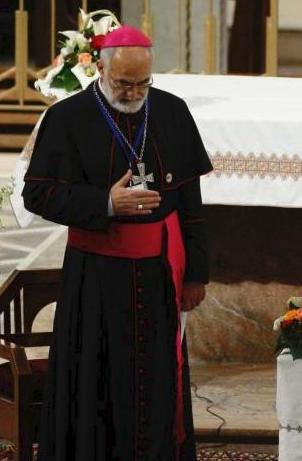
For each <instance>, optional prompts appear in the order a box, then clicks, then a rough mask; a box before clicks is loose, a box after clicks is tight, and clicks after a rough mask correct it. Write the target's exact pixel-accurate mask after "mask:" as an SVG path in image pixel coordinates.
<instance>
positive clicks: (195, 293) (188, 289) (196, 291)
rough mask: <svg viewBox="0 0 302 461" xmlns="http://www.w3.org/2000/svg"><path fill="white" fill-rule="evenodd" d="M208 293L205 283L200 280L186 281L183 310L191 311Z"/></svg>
mask: <svg viewBox="0 0 302 461" xmlns="http://www.w3.org/2000/svg"><path fill="white" fill-rule="evenodd" d="M205 295H206V288H205V286H204V284H203V283H200V282H188V283H184V286H183V296H182V303H183V306H182V310H183V311H191V310H192V309H194V307H196V306H198V304H200V303H201V301H203V299H204V297H205Z"/></svg>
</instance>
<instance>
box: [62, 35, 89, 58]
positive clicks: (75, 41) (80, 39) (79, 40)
mask: <svg viewBox="0 0 302 461" xmlns="http://www.w3.org/2000/svg"><path fill="white" fill-rule="evenodd" d="M61 34H63V35H65V36H66V37H68V38H69V40H67V41H66V43H65V46H64V47H63V48H61V54H62V55H63V56H64V57H65V56H67V55H69V54H71V53H73V52H74V49H75V47H76V46H78V47H79V50H80V51H82V50H83V49H84V48H85V46H86V45H87V44H88V43H89V42H88V40H87V38H85V37H84V35H83V34H81V33H80V32H74V31H64V32H61Z"/></svg>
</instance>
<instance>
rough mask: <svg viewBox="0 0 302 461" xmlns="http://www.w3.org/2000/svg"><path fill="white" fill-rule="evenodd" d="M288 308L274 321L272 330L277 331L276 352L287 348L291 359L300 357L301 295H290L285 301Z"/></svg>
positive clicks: (301, 351)
mask: <svg viewBox="0 0 302 461" xmlns="http://www.w3.org/2000/svg"><path fill="white" fill-rule="evenodd" d="M287 305H288V310H287V312H286V313H285V314H284V315H282V316H281V317H279V318H277V319H276V320H275V322H274V330H275V331H279V333H280V334H279V338H278V342H277V346H276V352H277V353H279V352H281V350H283V349H285V348H286V349H289V353H291V354H292V356H293V360H296V359H301V358H302V297H291V298H289V300H288V301H287Z"/></svg>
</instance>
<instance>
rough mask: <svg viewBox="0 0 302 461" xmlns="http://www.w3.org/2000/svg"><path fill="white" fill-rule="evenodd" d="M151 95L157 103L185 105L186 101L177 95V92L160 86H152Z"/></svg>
mask: <svg viewBox="0 0 302 461" xmlns="http://www.w3.org/2000/svg"><path fill="white" fill-rule="evenodd" d="M151 97H152V99H153V101H154V102H155V103H156V102H158V103H161V104H165V103H166V104H167V105H169V106H170V105H171V104H172V105H173V106H175V105H177V106H185V105H186V103H185V101H184V100H183V99H182V98H180V97H179V96H176V94H173V93H170V92H169V91H165V90H160V89H159V88H156V87H152V88H151Z"/></svg>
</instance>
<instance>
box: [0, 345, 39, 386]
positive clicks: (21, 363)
mask: <svg viewBox="0 0 302 461" xmlns="http://www.w3.org/2000/svg"><path fill="white" fill-rule="evenodd" d="M0 358H1V359H5V360H8V361H9V362H10V366H11V369H12V372H13V374H14V376H15V377H17V376H21V375H31V374H32V371H31V367H30V365H29V362H28V360H27V357H26V353H25V350H24V347H22V346H17V345H16V344H14V343H10V342H8V341H5V340H4V339H0Z"/></svg>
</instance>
